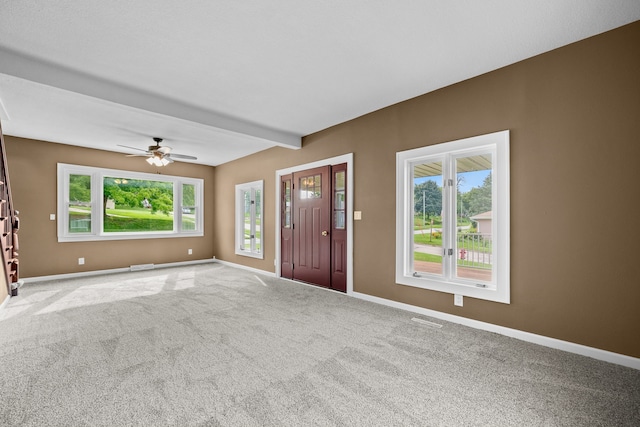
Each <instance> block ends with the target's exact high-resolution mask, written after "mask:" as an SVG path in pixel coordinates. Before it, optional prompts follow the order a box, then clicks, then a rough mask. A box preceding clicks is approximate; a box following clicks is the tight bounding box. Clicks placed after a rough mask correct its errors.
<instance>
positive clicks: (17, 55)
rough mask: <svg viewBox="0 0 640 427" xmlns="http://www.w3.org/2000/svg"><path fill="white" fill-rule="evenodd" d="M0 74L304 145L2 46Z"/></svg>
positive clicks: (287, 144)
mask: <svg viewBox="0 0 640 427" xmlns="http://www.w3.org/2000/svg"><path fill="white" fill-rule="evenodd" d="M0 73H3V74H8V75H11V76H14V77H18V78H21V79H25V80H30V81H33V82H36V83H41V84H44V85H48V86H53V87H57V88H60V89H64V90H68V91H71V92H76V93H80V94H83V95H87V96H91V97H94V98H99V99H104V100H107V101H111V102H114V103H116V104H121V105H127V106H129V107H134V108H138V109H141V110H146V111H152V112H154V113H158V114H163V115H166V116H171V117H176V118H179V119H183V120H188V121H191V122H195V123H199V124H202V125H206V126H211V127H214V128H217V129H219V130H222V131H226V132H230V133H236V134H241V135H244V136H249V137H252V138H256V139H259V140H263V141H267V142H269V143H271V144H276V145H278V146H281V147H286V148H293V149H298V148H300V147H301V146H302V135H296V134H293V133H289V132H284V131H280V130H276V129H272V128H269V127H266V126H262V125H258V124H255V123H251V122H247V121H244V120H241V119H238V118H234V117H230V116H226V115H224V114H221V113H218V112H215V111H208V110H205V109H202V108H198V107H195V106H192V105H188V104H186V103H184V102H183V101H180V100H175V99H170V98H166V97H163V96H160V95H157V94H153V93H149V92H145V91H141V90H139V89H137V88H134V87H127V86H124V85H120V84H117V83H114V82H112V81H108V80H105V79H102V78H99V77H95V76H92V75H88V74H85V73H80V72H78V71H76V70H72V69H70V68H67V67H64V66H61V65H58V64H54V63H52V62H48V61H43V60H40V59H37V58H34V57H32V56H29V55H26V54H24V53H22V52H16V51H13V50H10V49H6V48H3V47H0Z"/></svg>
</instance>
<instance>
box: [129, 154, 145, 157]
mask: <svg viewBox="0 0 640 427" xmlns="http://www.w3.org/2000/svg"><path fill="white" fill-rule="evenodd" d="M124 156H125V157H148V156H149V154H125V155H124Z"/></svg>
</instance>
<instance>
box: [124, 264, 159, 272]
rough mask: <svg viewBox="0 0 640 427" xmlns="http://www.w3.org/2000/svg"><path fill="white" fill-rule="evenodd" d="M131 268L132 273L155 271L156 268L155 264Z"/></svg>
mask: <svg viewBox="0 0 640 427" xmlns="http://www.w3.org/2000/svg"><path fill="white" fill-rule="evenodd" d="M129 268H130V269H131V271H140V270H153V269H154V268H155V265H153V264H138V265H132V266H131V267H129Z"/></svg>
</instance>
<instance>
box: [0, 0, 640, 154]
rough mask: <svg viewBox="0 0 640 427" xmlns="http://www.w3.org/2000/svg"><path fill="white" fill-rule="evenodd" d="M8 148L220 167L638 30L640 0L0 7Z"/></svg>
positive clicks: (251, 0) (11, 3)
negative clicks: (58, 148) (611, 33)
mask: <svg viewBox="0 0 640 427" xmlns="http://www.w3.org/2000/svg"><path fill="white" fill-rule="evenodd" d="M0 16H1V17H2V25H1V26H0V118H1V119H2V126H3V130H4V132H5V133H6V134H8V135H15V136H21V137H27V138H35V139H42V140H46V141H52V142H60V143H65V144H73V145H82V146H87V147H94V148H100V149H104V150H111V151H122V152H133V151H132V150H126V149H121V148H119V147H118V146H117V145H118V144H123V145H130V146H135V147H140V148H146V146H148V145H151V143H152V141H151V137H153V136H159V137H163V138H165V139H166V141H167V145H170V146H172V147H173V148H174V151H175V152H177V153H181V154H189V155H195V156H197V157H198V161H197V163H202V164H207V165H214V166H215V165H218V164H222V163H225V162H228V161H231V160H233V159H236V158H239V157H243V156H245V155H248V154H251V153H254V152H257V151H260V150H263V149H266V148H269V147H273V146H276V145H279V146H284V147H291V148H298V147H299V146H300V138H301V137H302V136H304V135H308V134H310V133H313V132H316V131H319V130H322V129H325V128H327V127H330V126H333V125H336V124H338V123H341V122H344V121H347V120H350V119H353V118H355V117H358V116H361V115H363V114H366V113H369V112H371V111H375V110H377V109H380V108H383V107H385V106H388V105H391V104H394V103H397V102H400V101H403V100H406V99H409V98H412V97H415V96H418V95H421V94H424V93H427V92H430V91H433V90H435V89H438V88H441V87H444V86H447V85H450V84H453V83H456V82H459V81H462V80H465V79H468V78H471V77H474V76H477V75H479V74H483V73H486V72H489V71H492V70H495V69H497V68H500V67H503V66H505V65H509V64H512V63H514V62H517V61H520V60H522V59H525V58H528V57H531V56H534V55H537V54H540V53H543V52H546V51H549V50H552V49H555V48H557V47H560V46H564V45H566V44H569V43H572V42H575V41H578V40H581V39H584V38H586V37H590V36H592V35H596V34H599V33H602V32H604V31H607V30H610V29H613V28H616V27H619V26H622V25H624V24H627V23H630V22H634V21H637V20H639V19H640V1H638V0H537V1H531V0H485V1H477V0H466V1H464V0H461V1H436V0H398V1H389V0H321V1H320V0H316V1H310V0H309V1H303V0H270V1H264V0H243V1H238V0H190V1H188V2H177V1H171V0H137V1H135V2H132V1H130V0H127V1H125V0H111V1H104V0H56V1H55V2H46V1H41V2H26V1H15V0H0Z"/></svg>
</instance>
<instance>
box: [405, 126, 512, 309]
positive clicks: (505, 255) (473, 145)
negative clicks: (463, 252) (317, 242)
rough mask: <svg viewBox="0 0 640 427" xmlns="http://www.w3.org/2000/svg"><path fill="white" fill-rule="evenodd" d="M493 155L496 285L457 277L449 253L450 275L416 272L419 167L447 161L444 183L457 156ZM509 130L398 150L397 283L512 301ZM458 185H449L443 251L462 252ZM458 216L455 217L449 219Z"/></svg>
mask: <svg viewBox="0 0 640 427" xmlns="http://www.w3.org/2000/svg"><path fill="white" fill-rule="evenodd" d="M488 151H489V152H491V154H492V184H493V188H492V203H493V221H492V235H493V259H494V265H493V270H492V280H491V282H490V283H475V282H474V281H472V280H468V279H462V278H456V277H454V275H453V274H452V273H453V271H454V270H455V269H454V268H453V266H454V265H455V264H454V263H455V258H456V256H455V255H453V256H449V255H446V256H444V257H443V270H444V274H443V275H442V276H439V275H431V274H422V273H421V274H416V272H415V271H414V270H413V256H414V254H413V250H414V243H413V242H414V238H413V233H414V230H413V215H414V207H413V197H414V195H413V186H414V180H413V173H414V172H413V166H414V165H416V164H420V163H422V162H427V161H433V160H442V161H443V182H444V181H445V179H453V182H455V179H454V178H455V171H454V170H453V168H452V165H453V164H454V161H455V159H456V158H458V157H461V156H465V155H474V154H477V153H479V152H481V153H486V152H488ZM509 173H510V172H509V131H508V130H505V131H500V132H495V133H491V134H487V135H480V136H475V137H471V138H466V139H460V140H457V141H452V142H446V143H442V144H436V145H431V146H427V147H421V148H416V149H413V150H407V151H402V152H398V153H396V185H397V188H396V283H398V284H401V285H408V286H414V287H418V288H423V289H430V290H434V291H439V292H446V293H450V294H454V295H462V296H468V297H472V298H479V299H484V300H489V301H496V302H501V303H505V304H509V303H510V234H509V233H510V216H509V206H510V196H509V191H510V190H509V187H510V185H509V179H510V178H509ZM455 191H456V187H455V185H453V186H451V185H450V186H446V187H445V186H443V201H442V203H443V213H444V215H443V222H444V223H443V236H444V240H443V249H449V248H451V249H453V253H454V254H455V253H456V248H455V244H456V239H455V236H456V228H457V225H456V221H455V215H456V206H455V203H456V197H455ZM450 216H452V217H453V218H454V219H453V220H448V218H449V217H450Z"/></svg>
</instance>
